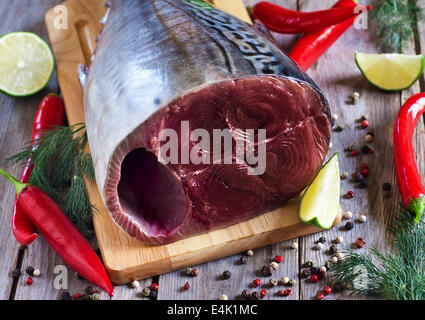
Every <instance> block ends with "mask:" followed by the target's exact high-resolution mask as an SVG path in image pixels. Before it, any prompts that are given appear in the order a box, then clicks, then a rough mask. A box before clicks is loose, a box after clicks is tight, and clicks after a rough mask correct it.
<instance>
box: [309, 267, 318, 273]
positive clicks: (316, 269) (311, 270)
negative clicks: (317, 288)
mask: <svg viewBox="0 0 425 320" xmlns="http://www.w3.org/2000/svg"><path fill="white" fill-rule="evenodd" d="M310 274H316V275H317V274H319V268H317V267H311V268H310Z"/></svg>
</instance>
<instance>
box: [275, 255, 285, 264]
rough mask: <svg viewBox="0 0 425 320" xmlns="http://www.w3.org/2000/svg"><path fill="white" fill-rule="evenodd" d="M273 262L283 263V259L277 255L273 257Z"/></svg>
mask: <svg viewBox="0 0 425 320" xmlns="http://www.w3.org/2000/svg"><path fill="white" fill-rule="evenodd" d="M274 261H275V262H276V263H281V262H282V261H283V258H282V256H280V255H277V256H276V257H274Z"/></svg>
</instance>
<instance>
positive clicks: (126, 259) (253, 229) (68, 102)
mask: <svg viewBox="0 0 425 320" xmlns="http://www.w3.org/2000/svg"><path fill="white" fill-rule="evenodd" d="M220 1H221V2H223V3H226V4H227V5H226V7H223V8H222V9H223V10H226V9H227V10H229V9H230V8H243V6H242V4H241V0H225V1H222V0H214V1H213V3H215V4H216V5H217V6H219V7H220ZM230 1H233V2H235V6H229V5H228V2H230ZM104 2H105V0H91V1H85V0H68V1H66V2H65V3H63V4H62V5H60V6H57V7H55V8H52V9H51V10H50V11H48V12H47V13H46V17H45V19H46V25H47V29H48V32H49V37H50V42H51V45H52V48H53V51H54V54H55V57H56V63H57V72H58V79H59V84H60V87H61V91H62V95H63V98H64V100H65V106H66V112H67V116H68V121H69V124H70V125H72V124H76V123H81V122H84V105H83V92H82V89H81V86H80V82H79V79H78V66H79V64H84V65H86V66H87V65H89V63H90V59H91V56H92V54H93V52H94V49H95V48H96V37H97V35H98V33H99V31H100V30H101V24H100V23H99V21H100V20H101V19H102V17H103V16H104V14H105V12H106V8H105V7H104ZM231 10H232V9H231ZM232 13H233V14H235V15H238V16H240V17H242V18H243V17H245V19H246V13H244V12H242V13H241V12H232ZM248 19H249V17H248ZM64 26H65V27H67V28H66V29H63V27H64ZM87 192H88V195H89V197H90V200H91V202H92V203H93V204H94V205H95V206H96V207H97V208H98V209H99V211H98V212H96V213H95V214H94V217H93V221H94V226H95V230H96V235H97V239H98V243H99V247H100V250H101V253H102V257H103V261H104V263H105V266H106V268H107V270H108V272H109V275H110V277H111V280H112V282H114V283H115V284H124V283H128V282H130V281H132V280H135V279H142V278H148V277H151V276H154V275H159V274H162V273H166V272H169V271H172V270H176V269H179V268H183V267H185V266H191V265H196V264H200V263H203V262H207V261H211V260H215V259H218V258H222V257H225V256H229V255H233V254H237V253H240V252H243V251H245V250H248V249H255V248H258V247H262V246H266V245H269V244H272V243H276V242H281V241H283V240H287V239H291V238H296V237H299V236H302V235H307V234H311V233H314V232H318V231H320V230H321V229H319V228H316V227H313V226H309V225H306V224H303V223H301V222H300V221H299V219H298V208H299V200H293V201H291V202H290V203H288V204H287V205H286V206H284V207H282V208H279V209H276V210H274V211H271V212H268V213H265V214H263V215H261V216H258V217H256V218H253V219H250V220H248V221H245V222H241V223H239V224H236V225H233V226H230V227H227V228H224V229H221V230H217V231H213V232H209V233H206V234H202V235H199V236H195V237H192V238H188V239H184V240H181V241H178V242H176V243H173V244H169V245H163V246H148V245H146V244H144V243H142V242H139V241H137V240H135V239H133V238H131V237H130V236H128V235H127V234H126V233H125V232H123V231H122V230H121V229H120V228H119V227H118V226H117V225H116V224H115V223H114V222H113V221H112V219H111V218H110V216H109V214H108V212H107V211H106V209H105V207H104V205H103V202H102V200H101V197H100V194H99V191H98V189H97V186H96V185H95V184H92V183H87ZM340 219H341V212H340V214H339V216H338V218H337V219H336V221H335V225H336V224H338V223H339V222H340Z"/></svg>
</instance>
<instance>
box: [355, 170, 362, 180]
mask: <svg viewBox="0 0 425 320" xmlns="http://www.w3.org/2000/svg"><path fill="white" fill-rule="evenodd" d="M362 180H363V176H362V174H361V172H360V171H356V172H354V181H356V182H360V181H362Z"/></svg>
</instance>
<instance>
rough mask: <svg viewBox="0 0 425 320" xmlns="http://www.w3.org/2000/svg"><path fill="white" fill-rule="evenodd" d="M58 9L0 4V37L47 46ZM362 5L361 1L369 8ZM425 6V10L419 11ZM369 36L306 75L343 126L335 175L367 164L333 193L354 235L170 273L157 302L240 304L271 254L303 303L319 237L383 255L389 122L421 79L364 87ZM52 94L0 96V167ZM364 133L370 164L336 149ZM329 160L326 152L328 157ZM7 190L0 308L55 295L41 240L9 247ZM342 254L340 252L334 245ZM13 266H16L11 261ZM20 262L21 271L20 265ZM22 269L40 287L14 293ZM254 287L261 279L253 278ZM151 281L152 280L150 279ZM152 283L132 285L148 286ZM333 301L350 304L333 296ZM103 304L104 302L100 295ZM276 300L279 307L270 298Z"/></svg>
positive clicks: (50, 262) (424, 32) (49, 258)
mask: <svg viewBox="0 0 425 320" xmlns="http://www.w3.org/2000/svg"><path fill="white" fill-rule="evenodd" d="M59 2H61V1H58V0H31V1H30V0H19V1H13V2H11V1H8V0H0V8H5V7H6V6H7V7H8V10H1V11H0V21H2V23H1V24H0V34H3V33H5V32H9V31H14V30H30V31H35V32H37V33H39V34H40V35H41V36H43V37H44V38H46V39H47V37H46V30H45V27H44V21H43V16H44V13H45V11H46V10H47V9H48V8H50V7H52V6H54V5H55V4H58V3H59ZM255 2H256V1H255V0H245V3H246V4H252V3H255ZM274 2H276V3H278V4H282V5H285V6H286V7H291V8H294V9H299V10H314V9H317V8H327V7H329V6H330V5H332V4H333V3H334V2H335V0H323V1H314V0H298V1H295V0H293V1H291V0H275V1H274ZM368 2H369V1H361V3H368ZM422 3H424V4H425V1H422ZM375 28H376V26H374V25H373V24H370V25H369V30H366V31H363V30H355V29H353V28H352V29H351V30H350V31H348V32H347V33H346V34H345V35H344V36H343V37H342V38H341V39H340V40H339V41H338V42H337V43H336V45H335V46H333V47H332V48H331V49H330V50H329V51H328V52H327V53H326V54H325V55H324V57H322V58H321V59H320V61H319V63H317V64H316V65H315V66H313V67H312V68H311V70H310V71H309V73H310V74H311V76H312V77H313V78H314V79H315V80H316V81H317V83H318V84H319V86H320V87H321V88H322V89H323V90H324V91H325V92H326V94H327V95H328V97H329V100H330V102H331V105H332V110H333V112H334V113H336V114H337V115H338V116H339V120H340V121H341V122H343V123H344V124H345V128H346V129H345V130H344V131H343V132H341V133H333V137H332V143H333V149H332V150H331V151H335V152H339V153H340V163H341V170H342V171H347V172H349V173H352V172H353V171H354V170H355V168H356V167H358V166H359V165H360V164H361V163H363V162H367V163H368V164H369V166H370V172H371V174H370V177H369V179H368V182H369V187H368V188H367V189H364V190H361V189H357V188H354V184H353V183H352V182H350V181H349V179H348V180H345V181H343V185H342V192H346V191H348V190H351V189H352V190H354V191H355V193H356V195H355V197H354V199H351V200H342V205H343V208H344V209H345V210H351V211H353V213H354V219H356V218H358V216H359V212H360V211H364V212H366V213H367V217H368V220H367V222H366V223H364V224H360V223H355V228H354V229H353V230H351V231H349V232H347V231H344V230H340V229H336V228H334V229H332V230H330V231H325V232H322V233H320V234H316V235H313V236H307V237H302V238H299V239H295V240H293V241H287V242H283V243H280V244H276V245H273V246H268V247H265V248H262V249H257V250H255V254H254V256H252V257H249V258H248V262H247V264H245V265H239V264H238V263H237V261H238V259H239V256H240V255H236V256H233V257H229V258H226V259H220V260H217V261H212V262H210V263H207V264H203V265H201V266H197V268H198V269H199V271H200V274H199V276H198V277H197V278H188V277H186V276H184V275H183V274H182V272H181V271H179V272H172V273H169V274H165V275H162V276H160V277H159V285H160V290H159V296H158V298H159V299H182V300H187V299H218V297H219V296H220V295H221V294H227V295H228V296H229V298H230V299H232V298H239V294H240V292H241V291H242V289H244V288H248V287H249V284H250V283H251V281H252V280H253V279H255V278H257V277H258V272H259V270H260V269H261V267H262V266H263V265H264V264H266V263H268V262H269V261H270V259H272V258H273V257H274V256H275V255H276V254H281V255H282V256H283V258H284V263H283V264H281V266H280V268H279V269H278V271H276V272H275V274H274V276H273V277H275V278H277V279H280V278H281V277H282V276H288V277H290V278H294V279H297V284H296V285H295V286H294V287H292V289H293V292H294V293H293V295H292V296H291V297H289V298H290V299H311V298H312V297H314V295H315V294H316V293H317V290H318V289H319V288H321V287H322V286H323V285H324V283H323V282H322V283H320V284H317V285H312V284H310V283H307V282H306V281H304V280H299V279H298V273H299V271H300V268H301V265H300V264H301V263H303V262H305V261H307V260H311V261H314V262H315V263H316V264H317V265H322V264H324V262H326V261H327V260H328V259H329V258H330V256H328V255H327V254H326V253H325V250H322V251H320V252H318V251H315V250H312V247H313V246H314V243H315V241H316V240H317V239H318V238H319V237H320V236H325V237H326V238H327V240H328V243H327V244H326V245H325V248H327V247H328V246H329V245H330V241H331V240H333V239H334V238H335V237H336V236H337V235H342V236H343V237H344V239H345V243H344V244H345V245H350V244H351V243H352V242H353V240H355V239H356V238H357V237H363V238H364V239H365V240H366V242H367V247H369V246H372V245H374V246H377V247H379V248H383V249H386V248H387V243H388V239H389V225H390V223H391V221H392V219H393V217H394V214H393V211H394V210H395V209H396V208H397V207H398V203H399V200H400V198H399V196H398V193H397V189H396V187H395V176H394V167H393V160H392V152H393V150H392V142H391V140H392V139H391V133H392V126H393V123H394V119H395V115H396V113H397V111H398V109H399V107H400V105H401V103H402V102H404V101H405V100H406V99H407V98H408V97H409V96H410V95H412V94H413V93H416V92H419V91H420V90H421V89H422V91H423V90H425V87H424V83H425V81H424V80H423V78H422V79H421V81H420V82H418V83H417V84H415V86H413V87H412V88H411V89H409V90H407V91H405V92H402V93H382V92H381V91H379V90H377V89H375V88H373V87H372V86H371V85H369V84H368V83H367V82H366V81H365V80H364V79H363V78H362V76H361V75H360V73H359V71H358V70H357V68H356V66H355V64H354V59H353V54H354V52H355V51H362V52H376V51H377V39H376V37H375V34H376V32H375V31H374V30H375ZM418 30H419V33H420V37H419V40H418V41H417V42H416V43H413V41H412V45H411V46H410V48H408V49H407V50H406V52H407V53H415V52H416V53H419V52H421V48H424V47H425V24H423V23H422V24H421V25H419V26H418ZM56 90H57V84H56V80H55V79H53V80H52V83H51V85H50V86H49V88H48V89H46V90H45V91H44V92H43V93H40V94H38V95H36V96H34V97H31V98H26V99H13V98H10V97H6V96H4V95H0V114H1V116H0V161H2V160H4V159H5V158H6V157H7V156H9V155H12V154H14V153H15V152H16V151H17V150H18V149H19V148H20V147H21V145H22V144H23V143H24V142H25V141H27V140H28V137H29V134H30V127H31V121H32V117H33V115H34V112H35V109H36V106H37V104H38V103H39V101H40V100H41V98H42V97H43V95H44V94H45V93H47V92H49V91H53V92H55V91H56ZM353 91H358V92H360V94H361V98H360V102H359V103H358V104H357V105H350V104H349V103H347V100H348V98H349V96H350V95H351V94H352V93H353ZM363 114H365V115H367V116H368V117H369V119H370V123H371V126H370V127H369V128H368V129H367V130H361V129H358V128H357V127H358V124H357V123H356V122H355V121H356V120H357V119H359V118H360V117H361V116H362V115H363ZM369 131H372V132H374V134H375V139H374V141H373V143H371V146H372V147H373V148H374V150H375V154H374V155H362V154H360V156H359V157H357V158H352V157H348V156H347V154H346V153H345V152H344V151H343V149H344V148H345V147H346V146H347V145H349V144H354V145H355V146H357V147H358V148H361V146H363V145H364V140H363V139H364V136H365V134H366V133H367V132H369ZM424 137H425V129H424V126H423V124H422V123H421V124H419V125H418V127H417V129H416V132H415V136H414V142H413V143H414V148H415V150H416V155H417V156H416V158H417V161H418V166H419V171H420V172H421V174H422V176H425V159H424V158H423V155H424V154H425V139H424ZM330 154H331V152H330ZM6 169H9V170H11V172H12V173H13V174H16V175H18V173H19V169H17V168H10V167H9V168H6ZM383 182H390V183H391V184H392V185H393V186H394V188H393V193H392V194H393V195H392V197H391V198H388V199H386V198H384V194H383V192H382V183H383ZM12 200H13V190H12V187H11V186H9V185H8V184H6V183H5V182H4V180H1V181H0V208H1V214H0V255H1V256H2V259H1V261H0V281H1V283H2V286H0V299H9V297H11V298H15V299H57V297H58V295H59V294H60V290H56V289H54V287H53V281H54V277H55V276H56V275H55V274H54V273H53V269H54V267H55V266H56V265H61V264H63V263H62V262H61V260H60V259H59V258H58V257H57V256H56V254H55V253H54V252H53V251H52V250H51V249H50V248H49V247H48V245H47V244H46V242H45V241H44V239H42V237H40V239H38V240H37V241H36V242H35V243H34V244H33V245H32V246H31V247H30V248H27V249H26V250H25V251H24V252H23V254H22V253H21V254H19V252H18V251H19V245H18V244H17V243H16V241H15V240H14V238H13V235H12V232H11V230H10V224H11V223H10V216H11V215H10V213H11V209H12ZM291 242H298V243H299V249H298V250H292V249H290V248H289V245H290V243H291ZM339 246H340V247H342V246H341V245H339ZM18 257H19V259H18ZM21 260H22V261H21ZM18 262H19V263H20V264H21V265H22V269H25V267H26V266H28V265H33V266H34V267H36V268H39V269H40V270H41V272H42V277H41V278H37V279H35V282H34V284H33V286H31V287H28V286H26V285H25V279H26V276H25V274H23V275H22V276H21V278H20V279H19V281H18V282H17V283H14V281H13V279H12V278H11V277H10V271H11V270H12V269H13V268H14V266H15V265H16V264H17V263H18ZM226 269H228V270H230V271H231V272H232V277H231V279H230V280H222V279H221V278H220V275H221V274H222V272H223V271H224V270H226ZM260 278H261V279H262V280H263V282H267V280H268V278H264V277H260ZM155 281H158V279H155ZM151 282H152V280H151V279H150V280H146V281H145V282H142V283H141V287H140V288H142V287H143V286H144V285H149V284H150V283H151ZM185 282H189V283H190V284H191V289H190V290H188V291H186V292H182V291H181V288H182V286H183V285H184V283H185ZM86 285H87V283H86V282H85V281H84V280H77V279H76V278H74V276H73V272H72V271H71V270H70V271H69V288H70V289H69V290H70V292H71V293H75V292H83V291H84V288H85V286H86ZM280 288H283V287H282V286H279V287H277V288H276V289H273V290H269V295H268V298H270V299H272V298H277V297H275V296H273V295H272V293H273V292H274V291H277V290H278V289H280ZM338 297H339V298H341V299H346V298H349V297H348V296H346V295H344V294H342V295H339V296H338ZM102 298H103V299H107V297H106V296H105V295H102ZM113 299H140V298H138V297H137V296H136V290H133V289H129V288H128V287H127V286H121V287H116V288H115V296H114V298H113ZM279 299H282V298H279Z"/></svg>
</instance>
